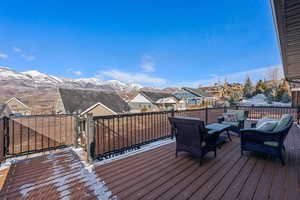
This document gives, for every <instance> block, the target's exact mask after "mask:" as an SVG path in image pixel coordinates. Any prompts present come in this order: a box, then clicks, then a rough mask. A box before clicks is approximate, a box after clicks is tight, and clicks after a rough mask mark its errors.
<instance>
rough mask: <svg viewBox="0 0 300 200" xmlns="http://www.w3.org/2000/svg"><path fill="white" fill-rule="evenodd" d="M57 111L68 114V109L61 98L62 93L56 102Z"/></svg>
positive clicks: (57, 112)
mask: <svg viewBox="0 0 300 200" xmlns="http://www.w3.org/2000/svg"><path fill="white" fill-rule="evenodd" d="M55 113H56V114H67V113H66V110H65V107H64V104H63V102H62V100H61V98H60V95H59V97H58V99H57V101H56V104H55Z"/></svg>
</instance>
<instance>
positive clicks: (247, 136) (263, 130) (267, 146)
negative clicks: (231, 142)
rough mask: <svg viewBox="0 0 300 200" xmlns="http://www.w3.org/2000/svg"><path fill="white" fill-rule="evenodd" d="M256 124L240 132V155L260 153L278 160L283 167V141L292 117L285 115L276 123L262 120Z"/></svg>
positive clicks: (272, 120) (270, 120)
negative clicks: (251, 152)
mask: <svg viewBox="0 0 300 200" xmlns="http://www.w3.org/2000/svg"><path fill="white" fill-rule="evenodd" d="M263 121H265V122H263ZM258 123H259V124H256V125H255V124H253V125H252V127H253V128H247V129H241V130H240V133H241V135H240V136H241V155H243V151H254V152H261V153H265V154H268V155H271V156H274V157H276V158H279V159H280V160H281V163H282V164H283V165H284V159H283V151H284V150H285V147H284V140H285V138H286V136H287V134H288V133H289V130H290V128H291V127H292V125H293V117H292V116H290V115H287V114H286V115H283V116H282V117H281V118H280V120H277V121H275V120H274V119H269V120H268V119H267V118H263V119H261V120H259V121H258ZM272 123H273V124H272ZM274 124H275V125H274ZM272 126H274V127H273V128H272Z"/></svg>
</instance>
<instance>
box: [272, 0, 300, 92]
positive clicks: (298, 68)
mask: <svg viewBox="0 0 300 200" xmlns="http://www.w3.org/2000/svg"><path fill="white" fill-rule="evenodd" d="M271 4H272V10H273V18H274V23H275V27H276V31H277V36H278V42H279V45H280V51H281V58H282V63H283V71H284V76H285V78H286V80H287V81H289V82H290V83H291V86H292V87H293V86H294V87H295V86H296V85H300V1H299V0H271Z"/></svg>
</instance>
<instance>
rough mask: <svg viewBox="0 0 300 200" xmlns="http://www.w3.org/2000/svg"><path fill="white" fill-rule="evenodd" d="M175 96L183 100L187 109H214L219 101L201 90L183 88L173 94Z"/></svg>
mask: <svg viewBox="0 0 300 200" xmlns="http://www.w3.org/2000/svg"><path fill="white" fill-rule="evenodd" d="M173 95H174V96H175V97H176V98H177V99H180V100H183V101H184V102H185V104H186V106H187V108H194V107H201V106H208V107H213V106H214V105H215V102H216V100H217V98H216V97H213V96H211V95H210V94H208V93H206V92H205V91H204V90H202V89H201V88H188V87H183V88H181V89H180V90H178V91H176V92H174V93H173Z"/></svg>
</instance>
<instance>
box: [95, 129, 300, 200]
mask: <svg viewBox="0 0 300 200" xmlns="http://www.w3.org/2000/svg"><path fill="white" fill-rule="evenodd" d="M285 145H286V148H287V149H286V153H285V160H286V165H285V166H282V165H281V163H280V161H279V160H274V159H272V158H270V157H267V156H264V155H262V154H257V153H245V155H244V156H241V155H240V140H239V138H238V137H233V141H232V142H229V143H226V144H225V145H223V146H222V148H221V149H218V155H217V158H214V156H213V152H211V153H209V154H208V155H207V156H206V157H205V160H204V161H203V164H202V166H199V163H198V161H197V160H195V159H193V158H191V157H190V156H189V155H188V154H185V153H180V154H179V156H178V157H177V158H175V143H171V144H168V145H164V146H161V147H159V148H156V149H152V150H149V151H147V152H144V153H140V154H136V155H133V156H130V157H127V158H124V159H121V160H117V161H113V162H111V163H108V164H105V165H102V166H99V167H97V168H96V169H95V170H96V173H97V175H98V177H101V179H102V180H103V181H104V182H105V184H106V186H107V187H108V189H109V190H110V191H111V192H112V194H113V195H115V196H117V198H118V199H130V200H134V199H180V200H183V199H209V200H211V199H229V200H231V199H243V200H244V199H259V200H261V199H300V193H299V192H300V185H299V183H300V177H299V176H300V174H299V173H300V170H299V164H300V131H299V128H298V127H297V126H296V125H294V126H293V127H292V129H291V131H290V133H289V135H288V137H287V139H286V143H285Z"/></svg>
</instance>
